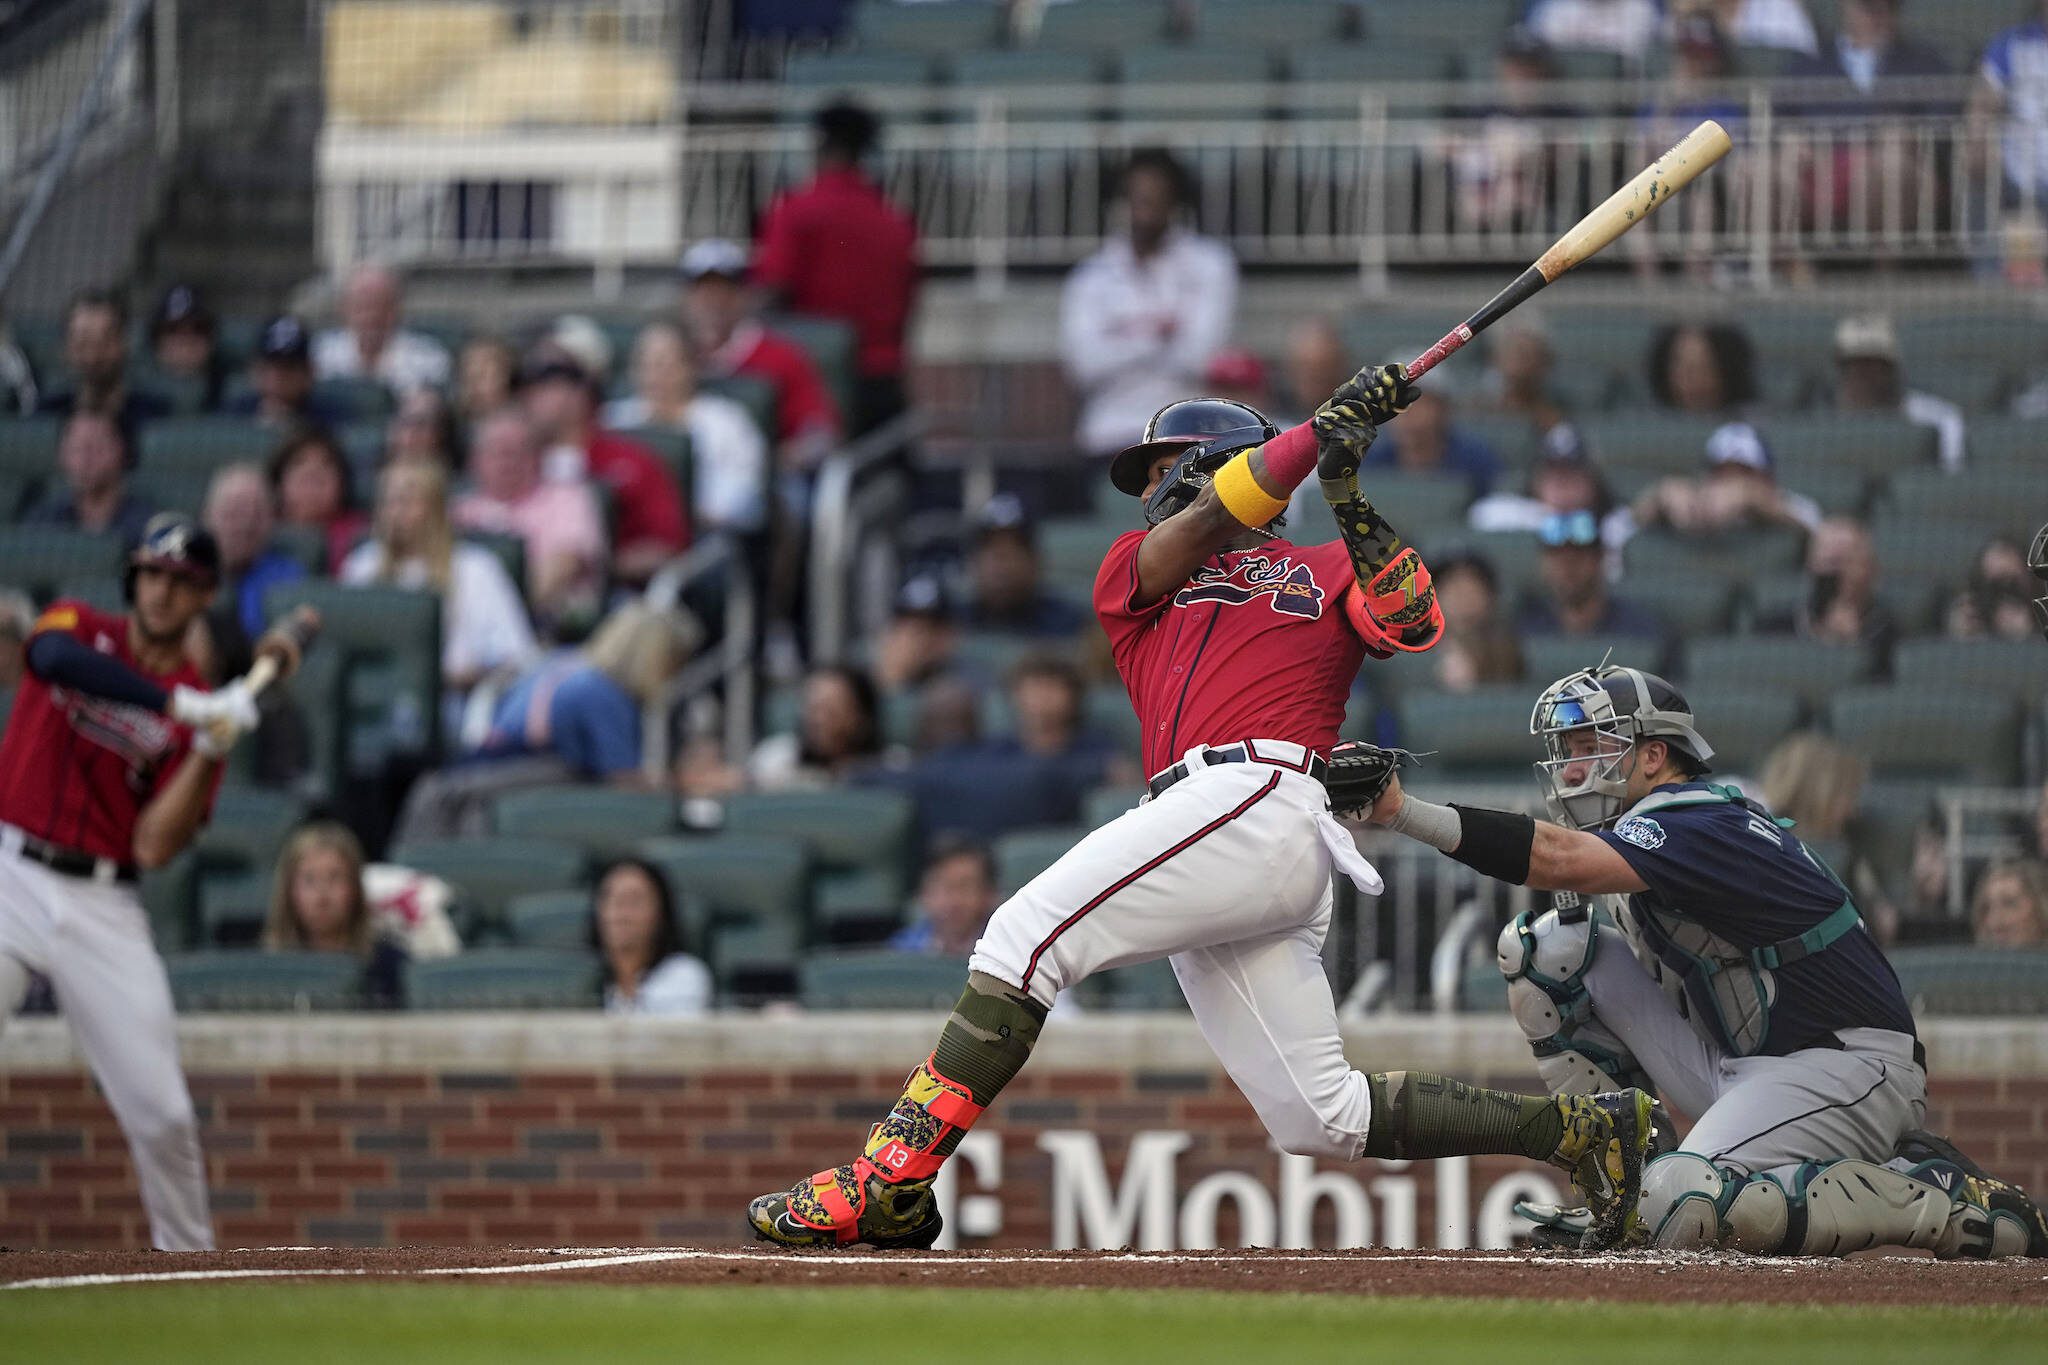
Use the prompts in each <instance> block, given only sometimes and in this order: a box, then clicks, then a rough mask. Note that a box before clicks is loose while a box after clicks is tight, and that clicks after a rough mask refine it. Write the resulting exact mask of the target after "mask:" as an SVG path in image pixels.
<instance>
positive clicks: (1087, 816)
mask: <svg viewBox="0 0 2048 1365" xmlns="http://www.w3.org/2000/svg"><path fill="white" fill-rule="evenodd" d="M1144 795H1145V789H1144V788H1143V787H1097V788H1096V789H1095V790H1094V791H1092V792H1089V793H1088V794H1087V795H1086V796H1084V797H1082V798H1081V823H1082V824H1084V825H1086V826H1088V828H1090V829H1100V828H1102V827H1103V826H1104V825H1106V824H1108V823H1109V822H1110V821H1112V820H1114V819H1116V818H1117V817H1118V816H1120V815H1123V814H1125V813H1126V812H1128V811H1130V810H1132V809H1134V808H1135V807H1136V806H1137V804H1138V802H1139V801H1140V800H1142V799H1143V798H1144Z"/></svg>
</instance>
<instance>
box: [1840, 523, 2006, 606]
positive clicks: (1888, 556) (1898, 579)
mask: <svg viewBox="0 0 2048 1365" xmlns="http://www.w3.org/2000/svg"><path fill="white" fill-rule="evenodd" d="M1994 534H1996V533H1995V532H1994V531H1993V530H1992V528H1990V527H1988V526H1968V525H1964V524H1962V523H1960V522H1953V521H1930V520H1928V519H1926V518H1924V517H1915V516H1911V515H1909V514H1907V513H1904V512H1902V511H1899V510H1897V509H1893V510H1887V511H1885V512H1882V513H1880V514H1879V515H1878V516H1877V517H1876V518H1875V519H1874V520H1873V521H1872V522H1871V528H1870V540H1871V544H1872V545H1873V546H1874V547H1875V548H1876V550H1877V562H1878V565H1879V567H1880V569H1881V570H1882V572H1883V575H1884V577H1885V579H1887V580H1888V581H1890V582H1893V583H1908V582H1910V583H1917V584H1921V585H1923V586H1932V587H1934V588H1936V589H1938V590H1940V591H1941V592H1943V593H1944V594H1947V593H1953V592H1955V591H1956V590H1958V589H1960V588H1961V587H1962V586H1963V585H1964V584H1965V583H1967V582H1968V581H1969V578H1970V573H1971V571H1972V570H1973V569H1974V568H1975V567H1976V563H1977V552H1978V551H1980V550H1982V549H1983V548H1984V545H1985V542H1987V541H1989V540H1990V539H1991V538H1992V536H1993V535H1994Z"/></svg>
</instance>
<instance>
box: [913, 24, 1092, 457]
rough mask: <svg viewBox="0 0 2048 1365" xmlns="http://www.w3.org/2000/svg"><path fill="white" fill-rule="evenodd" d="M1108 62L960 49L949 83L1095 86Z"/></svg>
mask: <svg viewBox="0 0 2048 1365" xmlns="http://www.w3.org/2000/svg"><path fill="white" fill-rule="evenodd" d="M891 8H896V9H915V8H918V6H915V5H895V6H891ZM1108 66H1109V63H1108V61H1107V59H1106V58H1104V57H1102V56H1100V55H1098V54H1096V53H1092V52H1051V51H1046V50H1044V49H1041V48H1021V49H1005V50H1002V51H994V52H962V53H960V54H959V55H958V56H957V57H955V58H954V59H953V62H952V71H953V84H954V85H955V86H956V87H957V88H959V89H961V90H977V91H985V92H987V93H989V94H996V95H1001V94H1014V93H1016V92H1020V91H1038V90H1047V89H1056V88H1059V87H1062V86H1065V87H1074V86H1094V85H1098V84H1100V83H1101V81H1102V78H1103V76H1104V74H1105V73H1106V71H1107V70H1108ZM1099 103H1100V101H1099V100H1097V99H1095V98H1093V97H1091V98H1088V99H1082V100H1074V101H1061V102H1059V103H1046V102H1041V101H1019V102H1017V103H1015V104H1010V105H1006V106H1005V107H1004V117H1005V118H1007V119H1010V120H1012V121H1023V122H1044V121H1047V120H1054V121H1062V120H1071V119H1085V118H1089V117H1091V116H1093V115H1094V114H1095V113H1096V112H1097V110H1096V106H1097V105H1098V104H1099ZM1105 486H1106V485H1105ZM1112 491H1114V490H1112ZM1117 496H1119V497H1121V496H1123V495H1122V494H1117Z"/></svg>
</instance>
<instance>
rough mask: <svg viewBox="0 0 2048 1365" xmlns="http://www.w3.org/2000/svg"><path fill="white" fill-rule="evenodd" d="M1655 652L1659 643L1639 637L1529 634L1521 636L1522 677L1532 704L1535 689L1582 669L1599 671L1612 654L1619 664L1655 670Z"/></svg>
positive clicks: (1615, 661)
mask: <svg viewBox="0 0 2048 1365" xmlns="http://www.w3.org/2000/svg"><path fill="white" fill-rule="evenodd" d="M1656 653H1657V645H1656V642H1655V641H1650V640H1644V639H1643V638H1642V637H1641V636H1639V635H1526V636H1524V637H1522V676H1523V677H1525V678H1527V679H1528V680H1529V683H1530V685H1531V691H1530V694H1529V700H1530V702H1531V703H1532V704H1533V703H1534V702H1535V699H1536V698H1535V691H1534V689H1535V688H1540V687H1544V686H1546V685H1548V684H1550V683H1553V682H1556V681H1557V680H1558V679H1559V678H1562V677H1564V676H1565V675H1566V674H1568V673H1576V672H1578V671H1579V670H1580V669H1582V668H1598V667H1599V666H1600V661H1601V660H1602V659H1605V658H1608V657H1609V656H1610V654H1611V655H1612V658H1613V662H1614V663H1616V664H1620V665H1622V666H1624V667H1630V668H1651V669H1652V670H1653V671H1654V665H1655V662H1656V659H1655V656H1656ZM1523 719H1524V720H1527V719H1528V717H1526V716H1524V717H1523Z"/></svg>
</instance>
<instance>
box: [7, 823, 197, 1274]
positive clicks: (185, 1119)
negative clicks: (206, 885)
mask: <svg viewBox="0 0 2048 1365" xmlns="http://www.w3.org/2000/svg"><path fill="white" fill-rule="evenodd" d="M0 955H4V956H5V957H8V958H12V959H13V960H14V961H15V963H16V964H17V965H18V966H20V967H23V968H31V969H33V970H36V971H39V972H42V973H43V974H44V975H46V976H48V977H49V978H50V983H51V985H52V986H54V987H55V988H56V992H57V1005H58V1008H59V1009H60V1010H62V1011H63V1014H64V1017H65V1019H66V1020H67V1021H68V1022H69V1023H70V1025H71V1034H72V1036H73V1037H74V1038H75V1039H77V1041H78V1047H79V1050H80V1051H81V1052H83V1053H84V1054H85V1060H86V1063H87V1065H89V1066H90V1067H91V1068H92V1073H93V1076H94V1077H95V1078H96V1079H97V1080H98V1081H99V1084H100V1089H101V1090H102V1091H104V1092H105V1094H106V1097H107V1105H108V1107H109V1108H111V1109H112V1110H113V1111H114V1117H115V1119H116V1120H118V1121H119V1122H120V1125H121V1131H122V1133H123V1134H125V1135H126V1136H127V1139H128V1151H129V1153H130V1155H132V1156H133V1157H134V1159H135V1172H136V1176H137V1179H138V1181H139V1183H140V1184H141V1186H142V1204H143V1208H144V1209H145V1210H146V1211H147V1213H148V1215H149V1231H150V1240H151V1242H152V1243H153V1244H154V1245H155V1246H156V1247H157V1249H158V1250H160V1251H211V1250H212V1249H213V1220H212V1217H211V1214H210V1212H209V1209H208V1204H207V1197H206V1162H205V1158H204V1157H203V1155H202V1154H201V1152H200V1148H199V1121H198V1117H197V1116H196V1115H195V1113H194V1112H193V1109H192V1095H191V1092H190V1091H189V1090H187V1089H186V1086H185V1073H184V1071H183V1070H182V1069H180V1067H179V1064H178V1030H177V1016H176V1011H175V1009H174V1008H173V1006H172V1003H171V984H170V979H169V977H167V976H166V975H165V973H164V964H163V959H162V958H160V957H158V956H157V951H156V945H155V944H154V943H153V942H152V941H151V939H150V934H149V917H148V915H147V914H146V913H145V912H144V910H143V908H142V902H141V900H140V898H138V897H137V896H136V894H135V890H134V888H133V887H127V886H121V885H118V884H101V883H97V882H92V881H88V880H86V879H84V878H81V877H67V876H63V875H61V874H59V873H56V872H52V871H50V870H49V869H48V868H46V867H44V866H42V865H41V864H40V863H33V862H30V861H28V860H27V859H25V858H23V857H22V856H21V855H20V853H19V852H18V851H16V850H13V849H9V850H7V851H5V852H0ZM23 979H24V980H25V979H26V978H25V976H24V978H23Z"/></svg>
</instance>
